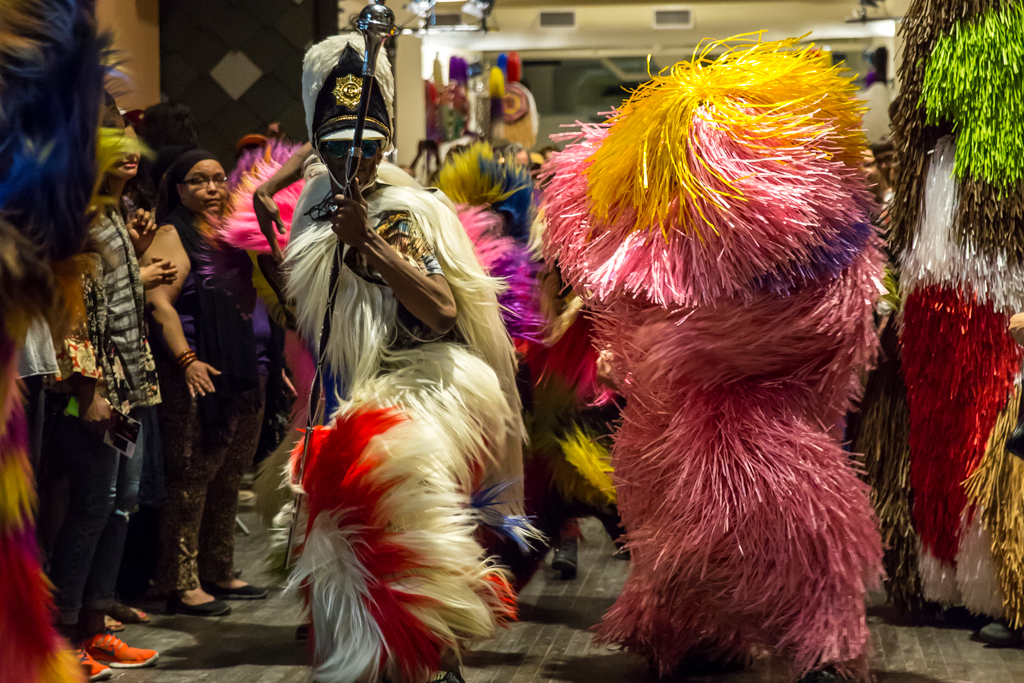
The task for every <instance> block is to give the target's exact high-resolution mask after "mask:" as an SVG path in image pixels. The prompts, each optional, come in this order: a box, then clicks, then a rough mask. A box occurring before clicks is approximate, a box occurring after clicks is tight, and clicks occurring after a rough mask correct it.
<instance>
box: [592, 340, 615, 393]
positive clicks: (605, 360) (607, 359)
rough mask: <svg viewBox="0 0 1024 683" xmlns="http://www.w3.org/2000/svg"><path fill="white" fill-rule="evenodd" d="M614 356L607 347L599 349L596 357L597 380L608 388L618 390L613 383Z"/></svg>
mask: <svg viewBox="0 0 1024 683" xmlns="http://www.w3.org/2000/svg"><path fill="white" fill-rule="evenodd" d="M613 360H614V356H613V355H612V352H611V351H609V350H608V349H604V350H603V351H601V353H600V355H598V357H597V381H598V382H600V383H601V384H603V385H604V386H606V387H608V388H609V389H613V390H616V391H617V390H618V386H617V385H616V383H615V369H614V367H613V366H612V361H613Z"/></svg>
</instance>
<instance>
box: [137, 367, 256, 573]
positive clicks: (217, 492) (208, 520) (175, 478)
mask: <svg viewBox="0 0 1024 683" xmlns="http://www.w3.org/2000/svg"><path fill="white" fill-rule="evenodd" d="M159 373H160V389H161V392H162V393H163V403H162V404H161V405H160V408H159V412H160V431H161V433H162V438H163V447H164V459H165V461H166V468H167V498H166V500H165V502H164V506H163V510H162V515H161V525H160V565H159V570H158V572H157V586H158V587H159V588H162V589H164V590H168V591H172V590H178V591H186V590H193V589H195V588H198V587H199V581H200V579H202V580H203V581H210V582H222V581H228V580H230V579H231V578H233V577H232V569H233V561H234V553H235V515H236V514H237V512H238V489H239V487H240V486H241V484H242V476H243V475H244V474H245V470H246V468H248V467H249V466H250V465H251V464H252V461H253V456H254V455H255V453H256V446H257V444H258V443H259V437H260V428H261V427H262V424H263V407H264V396H263V387H262V386H261V387H260V388H259V389H253V390H251V391H247V392H243V393H240V394H239V395H238V396H237V397H235V400H234V406H233V409H232V410H230V411H229V413H228V414H229V417H228V419H227V420H226V422H225V424H224V425H223V427H221V429H223V430H224V433H223V434H222V435H221V436H222V437H223V438H220V439H218V440H217V444H218V445H216V446H211V445H208V444H207V443H204V440H203V425H202V423H201V421H200V419H199V415H198V414H197V411H196V401H195V399H193V398H192V397H191V396H190V395H189V393H188V387H187V385H186V384H185V377H184V373H182V372H181V370H180V369H179V368H178V367H177V366H176V365H172V364H168V363H162V364H161V365H160V368H159Z"/></svg>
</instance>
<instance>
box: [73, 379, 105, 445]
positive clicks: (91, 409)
mask: <svg viewBox="0 0 1024 683" xmlns="http://www.w3.org/2000/svg"><path fill="white" fill-rule="evenodd" d="M78 410H79V413H78V414H79V416H80V417H81V418H82V421H83V422H85V425H86V426H87V427H88V428H89V429H91V430H93V431H94V432H97V433H99V434H102V433H103V432H104V431H105V430H106V429H107V425H109V424H110V417H111V407H110V403H109V402H108V401H107V399H105V398H103V397H102V396H100V392H99V390H98V389H94V390H93V392H92V394H91V395H86V397H85V401H83V400H82V398H81V397H79V400H78Z"/></svg>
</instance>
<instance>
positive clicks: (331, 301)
mask: <svg viewBox="0 0 1024 683" xmlns="http://www.w3.org/2000/svg"><path fill="white" fill-rule="evenodd" d="M384 2H385V0H374V4H371V5H367V6H366V7H364V8H363V11H362V12H360V13H359V19H358V21H357V22H356V28H358V29H359V32H360V33H361V34H363V46H364V51H363V84H362V85H363V90H362V92H361V93H360V95H359V109H357V110H356V125H355V129H354V130H353V133H352V151H351V152H350V153H349V155H348V158H347V159H346V162H345V177H344V178H343V179H342V180H343V182H342V181H339V180H338V178H335V177H334V175H333V173H332V174H331V179H332V180H333V181H334V183H335V184H337V186H338V187H339V188H340V189H341V191H342V193H343V194H344V195H345V196H346V197H348V198H350V199H355V198H356V197H355V192H356V191H357V190H356V189H355V187H354V185H353V182H352V181H353V180H354V179H355V177H356V172H357V171H358V170H359V161H360V159H362V158H363V131H364V129H365V128H366V116H367V113H368V112H369V110H370V90H371V89H372V88H373V82H374V80H375V77H376V74H377V57H378V55H379V54H380V49H381V47H382V46H383V45H384V41H385V40H387V39H388V38H390V37H391V36H393V35H395V33H397V29H396V28H395V13H394V12H392V11H391V8H389V7H387V6H386V5H385V4H384ZM333 191H334V189H333V187H332V190H331V192H332V193H333ZM341 257H342V246H341V240H340V239H339V240H338V242H337V244H335V246H334V258H333V260H332V262H331V274H330V279H329V284H328V295H327V310H326V311H324V319H323V323H322V324H321V325H320V341H319V344H318V348H317V357H316V372H315V373H314V375H313V384H312V386H311V387H310V388H309V404H308V408H307V410H308V415H307V417H306V433H305V434H304V435H303V437H302V455H301V457H300V459H299V472H298V482H299V486H300V487H301V486H302V479H303V475H304V474H305V471H306V458H307V456H308V455H309V446H310V443H311V440H312V438H313V429H314V427H315V424H314V423H315V422H316V416H317V414H318V413H319V412H320V393H321V385H322V384H323V376H324V374H323V373H324V358H325V357H326V356H327V343H328V340H329V339H330V336H331V323H332V322H333V321H334V306H335V301H336V300H337V297H338V274H339V272H340V271H341V266H342V264H341ZM301 505H302V493H298V492H297V493H296V494H295V498H294V501H293V503H292V523H291V527H290V528H289V529H288V547H287V549H286V551H285V558H284V564H285V567H287V566H288V565H290V564H291V559H292V542H293V540H294V538H295V529H296V527H297V526H298V523H299V509H300V507H301Z"/></svg>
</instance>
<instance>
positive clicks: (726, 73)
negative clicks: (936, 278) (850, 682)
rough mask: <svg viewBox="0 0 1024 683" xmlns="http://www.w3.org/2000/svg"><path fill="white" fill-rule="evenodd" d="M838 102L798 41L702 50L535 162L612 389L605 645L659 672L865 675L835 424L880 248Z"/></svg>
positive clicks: (601, 634) (850, 501) (837, 76)
mask: <svg viewBox="0 0 1024 683" xmlns="http://www.w3.org/2000/svg"><path fill="white" fill-rule="evenodd" d="M723 48H727V49H726V51H725V53H724V55H723V56H721V57H719V58H718V59H717V60H711V59H710V58H708V55H709V54H710V52H711V51H712V50H720V49H723ZM853 95H854V86H853V84H852V83H851V80H850V79H849V78H846V77H844V76H843V75H842V73H841V71H840V70H839V69H838V68H836V67H833V66H832V65H831V62H830V59H829V57H827V56H825V55H822V54H821V53H819V52H817V51H815V50H813V49H812V48H801V47H799V46H798V45H797V40H787V41H782V42H778V43H761V42H757V43H749V42H747V43H745V44H736V41H733V42H732V46H730V44H729V43H726V44H723V43H713V44H709V45H705V46H704V47H703V48H702V49H701V50H700V51H699V53H698V54H697V55H695V58H694V60H693V61H692V62H687V63H680V64H677V65H676V66H674V67H672V68H671V69H669V70H666V71H664V72H662V73H661V74H659V75H658V76H655V77H654V78H653V79H652V80H651V81H650V82H649V83H647V84H644V85H642V86H641V87H640V88H639V89H638V90H637V91H636V92H634V93H633V95H632V97H631V98H630V100H629V101H628V102H627V103H626V104H625V105H623V107H622V108H620V109H619V110H617V111H616V112H614V113H613V114H612V115H611V116H610V117H609V118H608V119H607V121H605V122H604V123H601V124H596V125H583V126H582V129H581V131H580V132H579V133H578V134H575V135H573V136H567V137H575V141H574V142H573V143H572V144H570V145H569V146H568V147H567V148H566V149H565V150H564V151H563V152H562V153H560V154H558V155H557V156H556V157H555V158H554V159H553V161H552V162H551V164H550V165H549V167H548V169H547V172H548V173H549V174H550V176H551V185H550V187H549V191H548V192H547V193H546V194H545V202H544V207H543V208H544V212H545V214H546V216H547V219H548V223H549V226H548V231H547V234H546V236H545V241H546V245H545V248H546V256H547V258H548V259H550V260H553V261H555V262H556V263H557V265H558V266H559V267H560V269H561V272H562V273H563V275H564V276H565V278H566V279H567V280H568V281H569V282H570V283H571V284H572V286H573V288H574V289H575V291H576V292H577V293H579V294H580V295H581V296H583V297H584V298H585V300H586V302H587V304H588V305H589V306H590V308H591V310H592V311H593V313H594V316H595V318H596V319H597V325H598V346H599V347H601V348H607V349H610V350H611V351H612V353H613V354H614V370H615V372H616V373H617V381H618V384H619V386H620V388H621V390H622V392H623V394H624V396H625V398H626V401H627V405H626V409H625V411H624V413H623V424H622V427H621V430H620V432H619V433H618V435H617V437H616V439H615V445H614V449H613V464H614V467H615V475H614V478H615V485H616V488H617V491H618V499H619V509H620V511H621V513H622V517H623V521H624V524H625V527H626V529H627V532H628V539H629V543H628V545H629V548H630V550H631V552H632V558H633V563H634V567H633V572H632V574H631V576H630V578H629V580H628V581H627V583H626V586H625V588H624V590H623V592H622V595H621V596H620V597H619V599H618V602H617V603H616V604H615V605H614V607H612V609H611V611H610V612H609V613H608V614H607V615H606V616H605V618H604V621H603V623H601V624H600V626H599V627H598V641H599V642H602V643H607V644H612V643H616V644H620V645H624V646H626V647H628V648H629V649H630V650H632V651H634V652H636V653H638V654H641V655H643V656H645V657H647V658H648V659H649V660H650V661H651V663H652V664H653V665H654V666H656V668H657V669H658V670H659V672H660V673H661V674H663V675H664V674H668V673H669V672H671V671H673V670H674V669H676V668H677V667H679V666H680V665H681V664H683V663H685V662H686V661H690V660H691V659H693V658H701V659H706V660H708V659H709V660H712V661H728V660H733V659H738V660H745V659H747V658H749V657H752V656H755V655H759V654H762V653H773V654H778V655H782V656H786V657H789V658H790V659H791V660H792V661H793V673H794V675H795V676H803V675H805V674H807V673H810V672H814V671H817V670H821V669H826V668H829V667H832V668H833V669H834V670H835V671H837V672H838V673H839V674H843V675H848V676H852V677H864V678H866V676H867V654H868V650H869V646H868V629H867V624H866V621H865V604H864V597H865V591H866V589H867V588H868V587H870V586H872V585H873V584H874V583H875V582H876V581H877V579H878V576H879V574H880V563H881V544H880V540H879V536H878V532H877V530H876V526H875V522H874V520H873V517H872V512H871V508H870V504H869V501H868V491H867V487H866V486H865V485H864V484H862V483H861V482H860V481H859V480H858V478H857V471H856V469H855V466H854V465H853V464H852V463H851V460H850V458H849V456H848V454H847V453H845V452H844V451H843V449H842V447H841V446H840V439H841V436H842V433H841V428H840V427H837V425H840V424H841V421H842V418H843V416H844V414H845V413H846V411H847V409H848V407H849V406H850V402H851V399H852V398H853V397H854V395H855V394H856V392H857V391H858V390H859V379H858V377H859V373H860V372H862V371H863V370H864V369H865V368H866V366H868V365H869V364H870V363H871V362H872V361H873V357H874V353H875V347H876V337H875V332H874V329H873V322H872V303H873V301H874V299H875V298H876V297H877V295H878V293H879V291H880V278H881V274H882V270H881V264H882V256H881V254H880V252H879V240H878V238H877V236H876V232H875V229H874V228H873V227H872V225H871V223H870V219H869V214H870V213H871V210H872V199H871V196H870V195H869V193H868V191H867V186H866V184H865V176H864V173H863V171H862V170H861V163H862V162H861V156H862V153H863V146H864V139H863V135H862V133H861V130H860V109H859V107H858V104H857V102H856V100H855V99H854V96H853Z"/></svg>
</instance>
